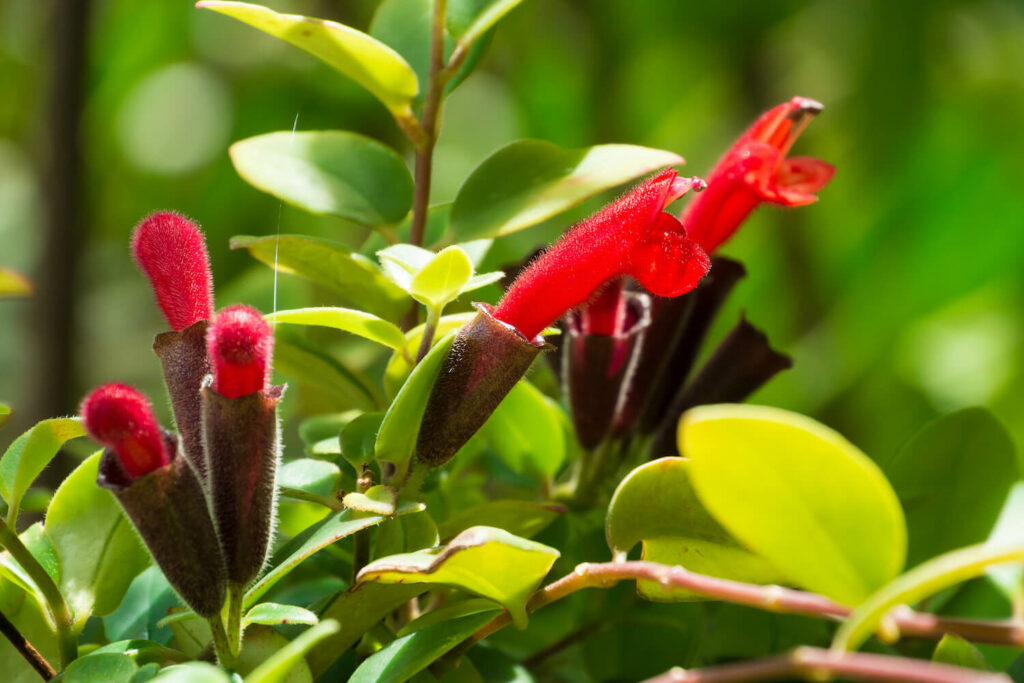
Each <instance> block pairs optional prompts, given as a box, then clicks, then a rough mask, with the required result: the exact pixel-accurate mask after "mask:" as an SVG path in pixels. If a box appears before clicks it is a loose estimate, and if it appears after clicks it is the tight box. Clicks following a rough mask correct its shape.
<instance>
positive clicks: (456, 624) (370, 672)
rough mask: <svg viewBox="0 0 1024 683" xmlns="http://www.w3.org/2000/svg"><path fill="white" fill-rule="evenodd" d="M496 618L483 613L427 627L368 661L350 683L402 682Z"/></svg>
mask: <svg viewBox="0 0 1024 683" xmlns="http://www.w3.org/2000/svg"><path fill="white" fill-rule="evenodd" d="M495 616H496V612H495V611H493V610H491V611H483V612H477V613H475V614H470V615H466V616H462V617H458V618H455V619H449V620H447V621H441V622H438V623H435V624H431V625H429V626H425V627H423V628H421V629H419V630H418V631H413V632H412V633H410V634H408V635H405V636H402V637H401V638H398V639H397V640H394V641H392V642H391V643H388V644H387V645H385V646H384V648H383V649H381V650H380V651H378V652H375V653H374V654H373V655H371V656H370V657H369V658H367V659H366V661H364V662H363V663H362V664H360V665H359V668H358V669H356V671H355V673H354V674H352V677H351V678H350V679H349V683H400V682H401V681H407V680H409V679H410V678H412V677H413V676H414V675H416V674H417V673H419V672H420V671H423V670H424V669H425V668H427V667H428V666H430V665H431V664H432V663H434V662H435V661H437V660H438V659H439V658H440V657H441V656H442V655H444V654H445V653H446V652H448V651H449V650H451V649H452V648H453V647H455V646H456V645H458V644H459V643H461V642H462V641H463V640H465V639H466V638H468V637H469V636H471V635H473V633H474V632H475V631H476V630H477V629H479V628H480V627H482V626H484V625H485V624H486V623H487V622H489V621H490V620H491V619H493V618H494V617H495Z"/></svg>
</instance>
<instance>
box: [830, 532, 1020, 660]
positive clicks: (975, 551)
mask: <svg viewBox="0 0 1024 683" xmlns="http://www.w3.org/2000/svg"><path fill="white" fill-rule="evenodd" d="M1007 562H1024V546H1021V545H1014V546H1002V545H998V546H997V545H989V546H985V545H975V546H969V547H967V548H961V549H959V550H954V551H953V552H950V553H946V554H945V555H939V556H938V557H935V558H932V559H931V560H928V561H927V562H924V563H922V564H919V565H917V566H916V567H914V568H913V569H911V570H910V571H908V572H907V573H906V574H903V575H902V576H900V577H898V578H896V579H895V580H894V581H893V582H892V583H890V584H888V585H886V586H884V587H883V588H882V589H881V590H879V591H878V592H876V593H875V594H874V595H872V596H871V597H870V598H869V599H867V600H865V601H864V602H863V603H862V604H861V605H860V606H858V607H857V609H856V610H854V612H853V614H852V615H850V618H849V619H847V620H846V621H845V622H843V625H842V626H841V627H840V628H839V631H837V632H836V635H835V639H834V640H833V641H832V648H833V649H835V650H856V649H857V648H859V647H860V646H861V645H862V644H863V643H864V641H866V640H867V639H868V638H869V637H871V634H872V633H874V632H875V630H876V629H877V628H878V627H879V624H881V623H882V620H883V619H884V618H885V616H886V615H887V614H888V613H889V611H890V610H891V609H892V608H894V607H896V606H898V605H913V604H914V603H916V602H917V601H919V600H922V599H924V598H926V597H928V596H929V595H935V594H936V593H938V592H939V591H941V590H944V589H946V588H949V587H950V586H954V585H956V584H958V583H962V582H964V581H967V580H969V579H973V578H975V577H977V576H981V575H982V574H984V573H985V570H986V569H988V568H989V567H991V566H993V565H997V564H1004V563H1007Z"/></svg>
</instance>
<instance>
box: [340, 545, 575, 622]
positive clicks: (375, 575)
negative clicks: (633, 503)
mask: <svg viewBox="0 0 1024 683" xmlns="http://www.w3.org/2000/svg"><path fill="white" fill-rule="evenodd" d="M558 555H559V553H558V551H557V550H555V549H554V548H550V547H548V546H546V545H542V544H540V543H536V542H534V541H528V540H526V539H524V538H519V537H518V536H513V535H512V534H510V533H508V532H507V531H503V530H502V529H496V528H493V527H484V526H477V527H471V528H469V529H467V530H465V531H463V532H462V533H460V534H459V535H458V536H456V537H455V538H453V539H452V541H451V542H450V543H449V544H448V545H447V546H445V547H443V548H436V549H431V550H423V551H419V552H415V553H406V554H403V555H393V556H391V557H385V558H382V559H379V560H376V561H374V562H371V563H370V564H368V565H366V567H364V568H363V570H362V571H361V572H359V577H358V578H359V580H360V581H377V582H379V583H428V584H435V585H446V586H453V587H456V588H461V589H463V590H466V591H469V592H470V593H475V594H477V595H480V596H482V597H485V598H490V599H491V600H494V601H495V602H497V603H498V604H500V605H502V606H503V607H505V608H506V609H508V611H509V613H510V614H511V615H512V619H513V621H514V622H515V623H516V625H517V626H519V627H520V628H522V627H524V626H525V625H526V601H527V599H528V598H529V597H530V594H531V593H532V592H533V591H534V589H536V588H537V586H538V584H540V582H541V580H543V578H544V577H545V576H546V575H547V573H548V570H550V569H551V565H552V564H554V562H555V560H556V559H558Z"/></svg>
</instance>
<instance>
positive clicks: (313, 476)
mask: <svg viewBox="0 0 1024 683" xmlns="http://www.w3.org/2000/svg"><path fill="white" fill-rule="evenodd" d="M277 484H278V486H280V487H282V488H290V489H299V490H300V491H306V492H308V493H313V494H316V495H318V496H324V497H331V496H333V495H334V494H335V493H337V491H338V487H339V486H340V485H341V470H340V469H338V466H337V465H335V464H334V463H333V462H327V461H324V460H317V459H315V458H299V459H298V460H292V461H290V462H286V463H285V464H284V465H283V466H282V467H281V469H280V471H279V472H278V475H277Z"/></svg>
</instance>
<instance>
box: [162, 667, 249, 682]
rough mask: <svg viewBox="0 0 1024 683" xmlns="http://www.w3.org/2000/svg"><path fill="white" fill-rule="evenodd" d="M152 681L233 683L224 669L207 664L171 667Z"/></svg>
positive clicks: (163, 670)
mask: <svg viewBox="0 0 1024 683" xmlns="http://www.w3.org/2000/svg"><path fill="white" fill-rule="evenodd" d="M152 680H154V681H159V682H160V683H231V679H230V678H228V675H227V674H226V673H224V670H223V669H221V668H220V667H218V666H214V665H213V664H207V663H206V662H189V663H188V664H176V665H175V666H169V667H166V668H164V669H161V670H160V673H159V674H157V677H156V678H154V679H152Z"/></svg>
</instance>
